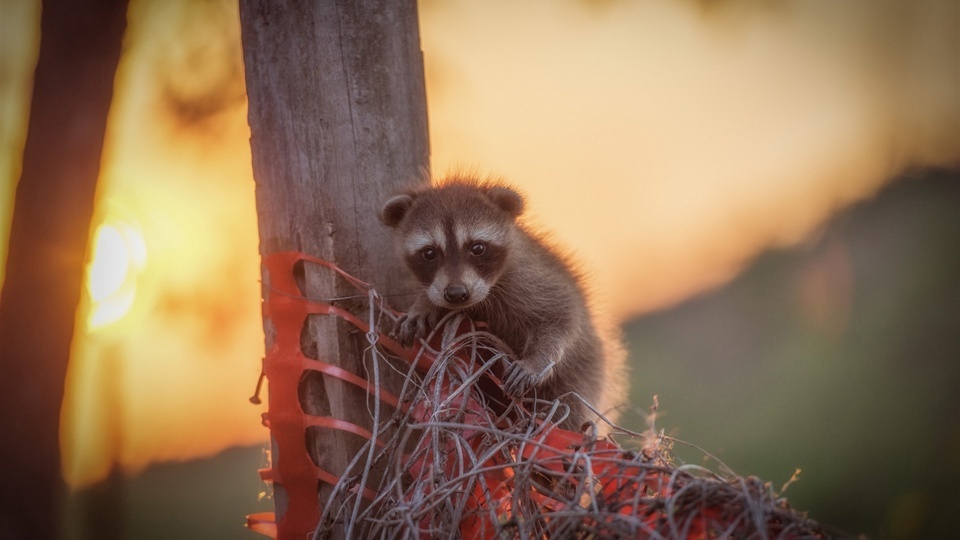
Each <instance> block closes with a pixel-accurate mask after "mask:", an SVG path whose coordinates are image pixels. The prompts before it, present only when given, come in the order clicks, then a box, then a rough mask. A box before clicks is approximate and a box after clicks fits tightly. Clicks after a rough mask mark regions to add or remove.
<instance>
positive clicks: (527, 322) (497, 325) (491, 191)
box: [380, 177, 624, 430]
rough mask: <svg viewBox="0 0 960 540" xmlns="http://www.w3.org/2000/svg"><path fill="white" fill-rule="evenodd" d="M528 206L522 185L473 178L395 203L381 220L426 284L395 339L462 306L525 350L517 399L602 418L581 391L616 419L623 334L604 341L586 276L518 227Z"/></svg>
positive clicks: (514, 386) (507, 385)
mask: <svg viewBox="0 0 960 540" xmlns="http://www.w3.org/2000/svg"><path fill="white" fill-rule="evenodd" d="M523 210H524V200H523V198H522V197H521V195H520V194H519V193H517V191H516V190H514V189H512V188H510V187H508V186H507V185H506V184H503V183H499V182H481V181H479V180H477V179H474V178H470V177H453V178H449V179H447V180H445V181H443V182H441V183H440V184H438V185H437V186H434V187H421V188H414V189H411V190H409V191H406V192H403V193H400V194H398V195H395V196H393V197H392V198H391V199H389V200H388V201H387V202H386V204H385V205H384V206H383V209H382V211H381V215H380V217H381V220H382V221H383V223H384V224H385V225H386V226H388V227H390V228H392V229H394V231H395V233H396V238H397V243H398V248H399V251H400V254H401V256H402V257H403V260H404V262H405V263H406V266H407V268H408V269H409V270H410V272H411V273H412V274H413V276H414V277H415V278H416V280H417V281H418V282H419V284H420V286H421V287H422V290H421V292H420V294H419V296H418V297H417V299H416V300H415V301H414V303H413V305H412V306H411V307H410V308H409V310H408V312H407V314H406V316H405V317H404V318H403V319H401V320H400V321H399V323H398V325H397V328H396V329H395V331H394V335H395V336H396V337H397V338H398V339H399V340H400V342H401V343H403V344H405V345H409V344H411V343H412V342H413V341H414V340H415V339H417V338H420V337H423V336H425V335H426V334H427V332H428V331H429V329H430V328H431V327H432V326H434V325H435V324H436V323H437V321H438V320H439V319H440V318H441V317H442V316H443V315H445V314H446V313H448V312H449V311H451V310H461V311H462V312H465V313H466V314H467V315H468V316H470V317H471V318H472V319H474V320H477V321H483V322H485V323H486V324H487V325H488V329H489V331H490V332H491V333H492V334H494V335H496V336H497V337H499V338H500V339H502V340H503V341H504V342H505V343H506V344H507V345H508V346H509V347H510V348H511V349H512V350H513V352H514V353H515V354H516V355H517V358H515V359H514V361H513V362H512V364H510V366H509V367H507V369H506V371H505V373H504V376H503V380H504V390H505V391H506V392H507V393H508V394H509V395H512V396H515V397H520V396H523V395H526V394H527V393H528V392H530V391H531V390H532V391H534V395H535V396H536V397H537V398H540V399H549V400H554V399H560V400H561V401H562V402H563V403H565V404H566V405H567V406H569V408H570V415H569V416H568V417H567V418H566V420H564V421H563V422H562V423H561V426H562V427H564V428H566V429H572V430H577V429H580V427H581V426H582V424H583V423H584V422H585V421H588V420H596V415H594V414H593V413H592V412H591V411H590V409H589V408H588V407H586V406H585V405H584V403H583V401H582V400H580V399H578V398H577V397H576V396H574V395H573V393H576V394H578V395H579V396H581V397H582V398H583V399H584V400H586V401H587V402H589V403H590V404H592V405H593V406H594V407H596V408H598V409H599V410H600V411H601V412H604V415H605V416H607V418H608V419H611V420H613V412H612V410H611V406H613V405H614V404H619V403H618V402H619V400H620V399H621V397H622V391H623V385H622V382H623V380H624V377H623V376H622V368H623V354H622V348H621V347H619V345H618V342H619V340H617V339H614V338H612V337H611V336H606V337H601V336H602V334H601V332H600V331H599V330H598V328H597V325H596V324H595V322H594V317H593V316H592V314H591V311H590V308H589V305H588V303H587V300H586V297H585V294H584V288H583V283H582V278H581V276H580V275H579V273H578V272H576V271H575V270H574V269H573V267H572V266H571V265H570V264H569V263H568V262H567V260H566V258H565V257H564V256H562V255H561V254H559V253H558V252H557V251H556V250H555V249H552V248H551V247H549V246H548V245H547V243H546V242H545V241H544V240H543V239H542V238H540V237H538V236H536V235H534V234H532V233H531V232H530V231H528V230H527V229H526V228H525V227H524V226H523V225H521V224H520V223H518V217H519V216H520V215H521V214H522V212H523ZM608 413H609V414H608ZM600 427H601V429H603V426H600Z"/></svg>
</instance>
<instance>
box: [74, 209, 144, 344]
mask: <svg viewBox="0 0 960 540" xmlns="http://www.w3.org/2000/svg"><path fill="white" fill-rule="evenodd" d="M146 260H147V248H146V244H145V243H144V241H143V236H142V235H141V234H140V232H139V231H138V230H137V228H136V227H134V226H133V225H130V224H128V223H121V222H113V221H109V220H108V221H105V222H104V223H101V224H100V226H99V227H97V230H96V233H95V234H94V244H93V258H92V260H91V262H90V266H89V268H88V271H87V290H88V291H89V293H90V300H91V302H92V306H91V309H90V315H89V317H88V318H87V326H88V327H89V328H90V329H91V330H94V329H97V328H101V327H103V326H106V325H109V324H111V323H114V322H116V321H118V320H120V319H121V318H122V317H123V316H124V315H126V314H127V312H128V311H130V307H131V306H132V305H133V299H134V296H135V295H136V291H137V275H138V274H139V273H140V271H141V270H142V269H143V266H144V264H145V263H146Z"/></svg>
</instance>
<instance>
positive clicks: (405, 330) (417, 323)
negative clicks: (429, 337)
mask: <svg viewBox="0 0 960 540" xmlns="http://www.w3.org/2000/svg"><path fill="white" fill-rule="evenodd" d="M426 326H427V322H426V320H425V318H424V317H419V316H416V315H410V314H409V313H408V314H406V315H403V316H402V317H400V319H399V320H397V324H396V326H395V327H394V329H393V332H391V333H390V336H391V337H393V338H394V339H396V340H397V341H399V342H400V344H401V345H403V346H404V347H409V346H410V345H413V342H414V340H416V339H417V338H420V337H423V336H425V335H426V334H427V328H426Z"/></svg>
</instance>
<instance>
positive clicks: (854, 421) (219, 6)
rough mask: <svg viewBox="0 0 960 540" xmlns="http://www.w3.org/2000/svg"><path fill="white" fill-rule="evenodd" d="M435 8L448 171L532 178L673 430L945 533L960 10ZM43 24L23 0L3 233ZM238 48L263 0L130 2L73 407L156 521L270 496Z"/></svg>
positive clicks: (958, 308) (669, 5) (951, 447)
mask: <svg viewBox="0 0 960 540" xmlns="http://www.w3.org/2000/svg"><path fill="white" fill-rule="evenodd" d="M420 10H421V11H420V20H421V39H422V45H423V50H424V55H425V63H426V72H427V92H428V106H429V114H430V138H431V148H432V166H433V169H434V171H435V172H437V173H443V172H444V171H446V170H450V169H453V168H458V167H466V168H468V169H474V168H475V169H477V170H480V171H483V172H489V173H491V174H496V175H501V176H504V177H505V178H508V179H509V180H511V181H512V182H514V183H515V184H516V185H518V186H519V187H520V188H521V189H522V190H523V191H525V192H526V193H527V195H528V196H529V200H530V207H531V215H530V221H531V222H532V223H533V224H535V225H537V226H539V227H542V228H544V229H547V230H550V231H552V236H553V237H554V239H555V240H556V241H558V242H559V243H562V244H564V245H566V246H568V247H569V248H570V249H571V250H572V251H573V252H575V253H576V254H577V256H578V259H579V260H581V261H582V264H583V266H584V268H585V269H586V270H587V271H588V272H589V273H590V275H591V276H592V280H593V286H594V290H595V291H596V294H597V296H598V297H600V299H601V302H602V303H603V305H605V306H607V311H608V312H609V313H610V315H611V317H612V318H613V319H614V320H616V321H619V322H621V323H624V328H625V334H626V337H627V340H628V343H629V345H630V349H631V362H632V366H633V372H634V381H633V394H632V399H633V401H634V403H633V404H634V405H635V406H636V407H637V408H638V409H639V410H643V408H645V407H646V406H647V405H648V404H649V403H650V402H651V401H652V399H653V395H654V394H659V395H660V403H661V408H662V411H663V413H664V414H663V415H662V416H661V418H660V419H659V423H660V427H663V428H664V429H666V430H667V431H669V432H671V433H676V435H677V436H679V437H680V438H682V439H684V440H686V441H689V442H691V443H695V444H697V445H699V446H701V447H703V448H705V449H707V450H708V451H710V452H712V453H715V454H718V455H719V456H720V457H721V459H723V460H724V461H725V462H727V463H728V464H729V465H731V466H732V467H733V468H734V469H735V470H736V471H737V472H739V473H741V474H757V475H759V476H761V477H763V478H765V479H769V480H770V481H772V482H773V483H774V484H775V486H776V487H779V486H780V484H782V483H783V482H785V481H786V480H787V479H788V478H790V476H791V475H792V474H793V472H794V470H795V469H796V468H798V467H799V468H802V469H803V472H802V474H801V476H800V480H799V482H797V483H795V484H794V485H792V486H791V487H790V489H789V490H788V492H787V495H788V496H790V497H791V499H792V500H793V501H794V503H795V504H796V505H797V506H798V507H800V508H803V509H809V510H810V512H811V515H812V517H815V518H818V519H822V520H824V521H826V522H830V523H833V524H835V525H837V526H840V527H843V528H845V529H848V530H850V531H852V532H866V533H869V534H871V535H874V536H876V535H883V536H885V537H889V538H909V537H914V536H917V535H922V534H926V535H928V536H929V534H930V533H931V531H937V530H940V529H936V527H938V526H940V527H946V522H945V516H948V515H957V512H960V493H958V488H957V487H956V486H957V485H960V484H958V481H960V459H958V458H957V456H960V398H958V397H956V396H955V394H956V382H957V381H958V380H960V369H958V363H960V361H958V360H960V342H958V337H957V336H958V335H960V289H958V280H960V278H958V276H960V220H958V215H960V192H958V183H957V180H958V177H957V174H956V173H955V172H954V173H951V172H931V171H936V170H937V169H940V170H943V171H949V170H953V171H956V170H957V169H958V167H960V4H958V3H957V2H955V1H953V0H942V1H933V0H931V1H921V2H900V1H893V0H889V1H868V0H862V1H848V2H843V3H836V2H833V3H826V2H803V1H799V0H796V1H790V0H726V1H694V0H677V1H674V2H665V1H657V2H654V1H644V2H633V1H626V0H593V1H587V0H582V1H575V0H564V1H561V2H548V1H546V0H540V1H535V2H524V3H517V2H507V1H506V0H498V1H488V2H482V3H481V2H470V1H466V0H458V1H449V0H444V1H440V0H423V1H421V3H420ZM38 16H39V5H38V2H31V1H21V0H0V253H3V254H5V252H6V237H7V233H8V231H9V220H10V212H11V208H10V206H11V204H12V197H13V193H14V189H15V184H16V179H17V177H18V171H19V169H18V167H19V154H20V151H21V149H22V145H23V140H24V127H25V125H26V118H27V111H28V105H29V90H30V82H31V76H32V69H33V65H34V63H35V61H36V47H37V43H38V41H37V39H38V28H37V26H38V20H39V19H38ZM239 46H240V41H239V23H238V17H237V8H236V5H235V2H232V1H229V0H211V1H208V2H192V1H188V0H133V1H132V2H131V8H130V14H129V26H128V33H127V38H126V44H125V50H124V57H123V59H122V61H121V65H120V68H119V71H118V73H117V82H116V93H115V100H114V105H113V109H112V111H111V118H110V124H109V129H108V133H107V141H106V144H105V151H104V161H103V166H104V167H103V171H102V174H101V178H100V184H99V194H98V201H99V202H98V206H97V212H96V217H95V220H94V223H93V224H92V227H91V238H92V240H93V241H92V242H91V259H92V261H91V265H90V267H89V274H90V276H89V280H88V282H89V287H88V291H87V294H86V296H85V299H84V301H83V305H82V306H81V308H80V311H79V313H78V326H77V335H76V339H75V344H74V352H73V357H72V364H71V368H70V375H69V377H70V381H69V382H70V386H69V391H68V395H67V398H66V401H65V404H64V424H63V427H62V439H63V443H64V447H65V450H66V456H65V460H64V471H65V475H66V477H67V479H68V481H69V482H70V483H71V485H73V486H74V487H76V488H77V489H78V490H79V491H78V495H77V499H78V500H82V499H83V498H84V497H87V496H92V495H91V494H93V495H95V494H96V486H94V487H92V488H91V487H88V486H92V485H94V484H96V482H98V481H100V480H102V479H103V478H105V477H106V476H107V475H108V474H109V473H110V471H111V469H112V468H113V467H114V464H115V463H116V464H119V465H120V466H121V467H122V470H123V471H124V475H125V476H124V479H123V480H122V484H123V493H124V498H123V504H122V511H123V513H124V514H125V522H126V525H125V527H126V529H125V530H126V531H127V533H128V534H129V536H130V537H137V538H148V537H157V538H163V537H171V536H176V537H197V538H201V537H203V538H208V537H212V536H217V535H222V534H227V535H233V532H230V531H233V530H234V529H233V528H234V527H238V526H239V524H240V523H242V516H243V514H245V513H247V512H251V511H253V510H255V509H257V508H263V507H264V506H269V501H261V502H259V503H258V501H257V496H258V493H259V490H261V489H262V487H261V486H259V484H258V481H257V479H256V475H255V468H256V467H257V466H260V465H262V464H263V460H264V458H263V456H262V447H263V444H264V441H265V440H266V432H265V430H264V429H263V428H262V427H261V426H260V424H259V414H260V412H261V409H259V408H258V407H255V406H253V405H251V404H249V403H248V402H247V397H249V395H250V394H251V392H252V390H253V387H254V384H255V382H256V377H257V374H258V373H259V360H260V357H261V356H262V353H263V342H262V331H261V329H260V319H259V317H260V314H259V284H258V281H257V280H258V278H259V261H258V255H257V232H256V213H255V208H254V198H253V179H252V173H251V169H250V150H249V145H248V137H249V128H248V127H247V124H246V99H245V93H244V87H243V76H242V73H243V72H242V69H243V66H242V61H241V55H240V49H239ZM898 178H899V180H897V179H898ZM904 178H906V179H904ZM878 193H879V195H878ZM4 256H5V255H4ZM628 421H630V422H633V424H634V425H635V426H639V425H640V419H639V415H638V414H630V415H628ZM228 448H233V449H232V450H229V451H227V452H224V450H226V449H228ZM214 456H216V457H214ZM691 459H693V458H691ZM178 463H182V464H178ZM214 499H215V500H216V501H217V502H218V503H219V505H218V507H217V509H216V510H215V509H214V507H213V506H212V505H211V501H212V500H214ZM205 513H206V514H205ZM214 514H215V516H214ZM201 521H202V522H203V523H204V524H203V525H202V528H201V525H200V524H199V522H201ZM217 524H222V527H223V529H217V526H218V525H217ZM942 530H944V531H946V530H947V529H945V528H944V529H942ZM191 531H192V532H191ZM224 531H226V532H224ZM242 534H248V535H250V536H254V535H252V533H245V532H244V531H242V530H239V532H236V535H235V536H240V535H242ZM151 535H154V536H151Z"/></svg>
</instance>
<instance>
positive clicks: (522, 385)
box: [503, 361, 542, 397]
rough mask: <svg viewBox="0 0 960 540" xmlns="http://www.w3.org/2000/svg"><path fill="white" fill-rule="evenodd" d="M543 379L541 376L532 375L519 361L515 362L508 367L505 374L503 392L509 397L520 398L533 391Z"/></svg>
mask: <svg viewBox="0 0 960 540" xmlns="http://www.w3.org/2000/svg"><path fill="white" fill-rule="evenodd" d="M541 379H542V377H541V376H540V375H539V374H536V373H530V372H529V371H527V368H526V367H524V366H523V365H521V363H520V362H519V361H515V362H513V363H512V364H510V365H509V366H507V370H506V372H505V373H504V376H503V391H504V392H506V393H507V395H509V396H513V397H520V396H522V395H524V394H526V393H527V392H529V391H530V390H531V389H533V387H535V386H536V385H537V383H539V382H540V380H541Z"/></svg>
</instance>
